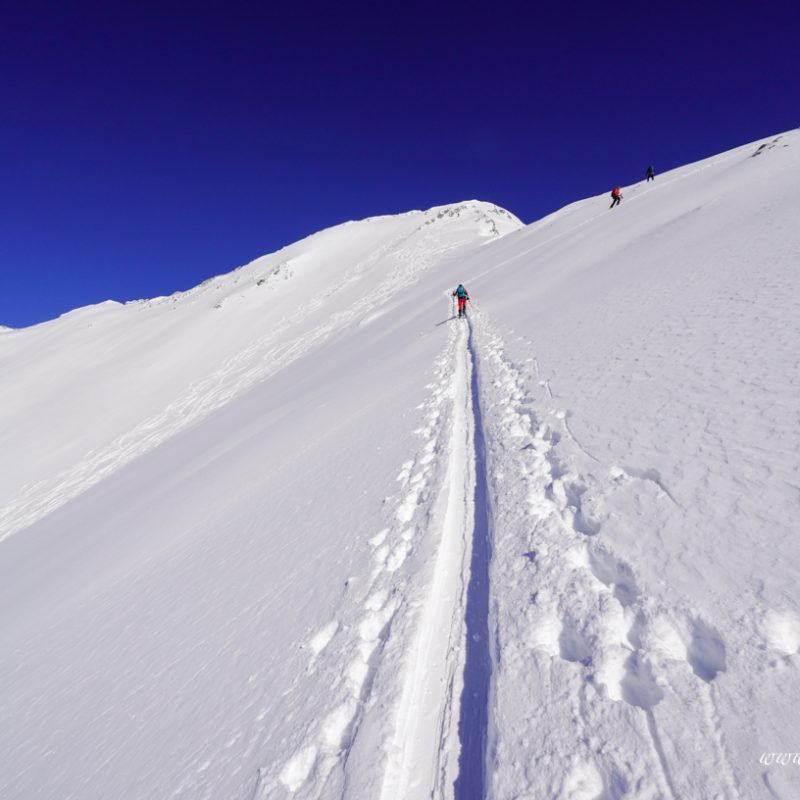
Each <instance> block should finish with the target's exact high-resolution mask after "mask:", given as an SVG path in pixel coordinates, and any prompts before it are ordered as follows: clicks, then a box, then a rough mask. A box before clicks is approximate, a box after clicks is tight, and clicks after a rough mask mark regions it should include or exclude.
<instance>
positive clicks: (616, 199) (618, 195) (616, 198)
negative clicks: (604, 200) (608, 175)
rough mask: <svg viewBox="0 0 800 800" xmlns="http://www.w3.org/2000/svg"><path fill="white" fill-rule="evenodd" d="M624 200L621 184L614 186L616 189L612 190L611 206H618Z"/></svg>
mask: <svg viewBox="0 0 800 800" xmlns="http://www.w3.org/2000/svg"><path fill="white" fill-rule="evenodd" d="M621 202H622V190H621V189H620V188H619V186H615V187H614V191H612V192H611V205H610V206H609V208H614V206H618V205H619V204H620V203H621Z"/></svg>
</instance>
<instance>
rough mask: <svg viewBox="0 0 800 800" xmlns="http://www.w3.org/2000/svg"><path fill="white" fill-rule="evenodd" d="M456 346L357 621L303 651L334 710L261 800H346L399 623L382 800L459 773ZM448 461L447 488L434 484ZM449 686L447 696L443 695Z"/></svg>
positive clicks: (264, 784) (279, 769)
mask: <svg viewBox="0 0 800 800" xmlns="http://www.w3.org/2000/svg"><path fill="white" fill-rule="evenodd" d="M454 334H455V332H453V331H451V335H450V338H449V341H448V343H447V346H446V347H445V350H444V351H443V353H442V354H441V355H440V357H439V358H438V360H437V363H436V365H435V370H434V372H435V375H436V378H437V381H436V383H434V384H431V385H430V386H429V387H428V388H429V389H430V390H431V394H430V396H429V399H428V400H427V401H426V403H425V404H424V405H423V407H422V411H423V412H424V424H423V426H422V427H421V428H419V429H418V430H417V431H416V433H417V435H419V436H420V437H421V438H422V439H423V440H424V443H423V445H422V446H421V448H420V449H419V451H418V452H417V453H416V454H415V455H414V456H413V457H412V458H410V459H408V460H407V461H405V462H404V463H403V464H402V465H401V467H400V469H399V472H398V475H397V481H398V483H399V484H400V491H399V492H398V493H397V495H395V496H394V497H392V498H390V499H389V500H388V501H387V503H386V505H387V512H388V514H389V517H390V520H389V525H388V526H387V527H385V528H383V529H381V530H380V531H378V532H376V533H375V534H374V535H373V536H372V537H370V539H369V540H368V542H367V545H368V546H369V547H370V548H371V551H372V563H373V568H372V570H371V572H370V573H369V574H368V575H366V576H356V577H354V578H353V579H352V580H351V581H350V585H351V587H352V594H353V596H354V597H357V598H358V601H357V608H360V609H361V611H360V614H359V613H358V612H357V613H356V616H355V617H354V618H353V620H352V622H350V623H349V624H345V623H343V622H342V621H340V620H337V619H335V620H332V621H331V622H330V623H328V624H327V625H325V626H324V627H323V628H322V629H321V630H319V631H318V632H317V633H316V634H315V635H314V636H313V637H312V638H311V639H310V641H309V643H308V647H309V649H310V650H311V653H312V656H311V659H310V663H309V670H312V671H321V672H326V671H329V673H330V678H331V682H332V685H331V690H332V691H331V694H332V696H333V697H334V698H335V700H334V701H332V702H331V706H330V708H329V709H328V710H327V711H326V712H324V713H323V714H322V715H321V721H320V723H319V725H318V726H317V727H316V728H315V729H314V730H312V731H311V732H310V733H309V735H308V736H307V737H306V738H305V739H303V740H301V741H298V742H297V743H296V745H295V748H294V753H293V754H292V755H291V756H290V757H289V758H288V759H286V760H282V761H279V762H276V763H274V764H272V765H270V766H268V767H264V768H262V769H261V770H260V771H259V775H258V777H257V781H256V786H255V789H254V793H253V797H254V798H258V799H259V800H260V799H261V798H269V799H270V800H277V799H278V798H285V797H297V798H298V799H302V800H305V799H306V798H314V799H316V798H323V797H342V796H346V790H345V789H344V788H343V785H344V781H345V778H344V776H343V771H344V770H345V769H346V764H347V760H348V757H349V752H350V750H351V748H352V746H353V743H354V741H355V739H356V737H357V735H358V731H359V728H360V725H361V721H362V719H363V716H364V714H365V712H366V710H367V709H368V707H369V705H370V695H371V689H372V685H373V682H374V679H375V675H376V672H377V670H378V668H379V666H380V664H381V661H382V655H383V651H384V649H385V647H386V645H387V642H388V641H389V639H390V636H392V630H393V627H394V623H395V622H396V618H397V616H398V614H402V615H405V616H408V617H409V618H410V619H411V621H412V624H411V625H407V626H404V630H405V631H406V638H407V639H409V640H410V641H406V639H404V640H403V641H402V642H400V643H398V644H399V645H400V646H399V648H398V650H399V656H400V659H401V661H402V664H403V666H402V668H401V670H400V671H401V673H402V675H403V677H402V678H401V679H400V684H401V685H400V686H399V687H398V693H401V694H402V698H403V699H402V701H401V702H399V703H398V704H397V709H398V712H399V717H398V718H397V719H396V720H394V721H393V722H392V723H391V724H390V726H389V727H390V730H387V741H385V742H384V743H383V744H382V746H381V751H382V753H383V756H382V757H383V758H384V760H385V762H386V765H385V779H384V783H383V789H382V790H381V794H380V796H381V797H385V798H389V797H398V798H400V797H402V798H404V799H405V798H408V799H409V800H410V798H413V797H416V796H419V797H429V796H430V787H428V788H427V789H424V790H423V788H422V784H421V783H420V781H419V774H418V771H419V770H420V769H423V770H424V772H425V782H427V783H433V782H435V781H437V780H438V779H439V776H440V775H442V774H448V775H449V774H450V773H449V772H448V770H449V769H451V768H453V766H454V764H455V759H454V758H451V756H452V755H453V753H452V752H451V753H450V754H449V756H448V754H446V753H443V752H441V751H440V748H439V747H438V745H439V743H440V742H441V741H442V740H443V739H444V740H446V739H448V738H449V739H452V737H453V736H454V735H455V733H454V725H455V723H456V722H457V720H453V719H452V707H453V698H454V693H455V692H456V691H457V689H458V682H457V666H458V664H459V663H460V662H459V652H460V650H461V649H463V648H460V647H459V644H458V639H459V636H460V635H461V634H462V633H463V625H462V624H461V620H462V617H463V614H462V610H463V609H462V607H463V602H464V589H465V587H464V575H463V571H464V564H465V563H466V562H465V559H466V554H467V548H466V544H467V542H466V539H465V533H464V520H465V518H466V516H467V515H468V514H469V513H470V512H469V509H470V504H469V488H470V486H471V481H472V478H471V474H470V467H469V463H470V462H469V459H468V458H467V457H466V453H467V448H468V445H469V436H470V433H471V428H470V421H469V420H470V417H469V396H468V384H467V380H468V374H469V373H468V369H469V367H468V362H467V351H466V347H465V337H464V334H463V332H462V334H460V335H454ZM444 454H446V459H445V460H446V465H447V469H446V476H438V477H437V475H438V473H437V470H438V468H439V466H440V462H442V461H443V458H442V456H443V455H444ZM440 483H441V484H442V485H441V486H440V485H439V484H440ZM426 538H427V540H428V544H429V545H431V544H432V545H433V546H434V551H435V562H436V565H435V568H434V571H433V575H432V580H431V582H430V584H429V585H428V586H426V587H423V590H424V597H425V599H424V600H423V599H421V598H417V597H409V596H408V586H407V583H408V581H409V575H408V574H407V573H406V571H405V570H404V569H403V568H404V565H405V563H406V561H407V559H408V558H409V556H410V555H412V554H413V553H414V551H415V550H416V548H417V547H419V546H420V545H421V544H422V543H423V540H425V539H426ZM459 565H461V566H460V567H459ZM418 618H419V619H418ZM347 651H350V652H351V653H352V654H353V655H352V657H351V661H350V666H349V667H348V669H347V670H346V673H345V675H344V676H341V675H339V674H338V667H337V665H338V664H340V663H341V662H342V661H343V660H344V659H343V655H342V654H343V653H344V652H347ZM329 654H330V660H329V663H325V662H326V657H327V656H328V655H329ZM442 685H446V686H447V687H449V688H448V692H446V693H444V694H443V693H442V689H441V686H442ZM437 698H438V699H439V700H440V701H441V702H439V703H438V704H437ZM421 741H424V745H423V744H421V743H420V742H421ZM451 750H453V748H452V747H451ZM421 765H424V766H421ZM448 765H449V766H448ZM412 767H413V768H412ZM390 776H391V777H390ZM398 792H399V793H398ZM415 792H416V793H417V794H415Z"/></svg>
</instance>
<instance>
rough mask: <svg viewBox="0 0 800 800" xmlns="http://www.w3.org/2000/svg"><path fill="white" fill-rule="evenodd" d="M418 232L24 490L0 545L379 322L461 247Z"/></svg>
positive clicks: (0, 533) (9, 508) (0, 526)
mask: <svg viewBox="0 0 800 800" xmlns="http://www.w3.org/2000/svg"><path fill="white" fill-rule="evenodd" d="M413 233H416V231H414V232H413ZM413 233H412V234H409V233H404V234H403V235H401V236H398V237H396V238H394V239H392V240H391V241H389V242H388V243H386V244H385V245H383V246H382V247H381V248H379V249H378V250H376V251H375V252H373V253H372V254H371V255H370V256H369V257H368V258H365V259H363V260H362V261H361V262H359V263H358V264H356V265H354V266H353V267H352V268H351V269H350V270H349V271H348V272H347V273H346V274H345V276H344V278H343V279H342V281H341V282H340V283H338V284H336V285H335V286H333V287H331V288H329V289H327V290H324V291H322V292H320V293H319V295H315V296H314V297H313V298H312V299H311V300H310V301H308V303H306V304H305V305H304V306H303V307H302V308H300V309H299V310H297V311H295V312H294V313H293V314H291V315H289V316H288V317H285V318H284V319H283V320H280V321H276V322H274V323H271V325H270V332H269V333H268V334H266V335H264V336H263V337H261V338H260V339H257V340H256V341H254V342H252V343H251V344H250V345H248V346H247V347H246V348H244V349H243V350H242V351H241V352H239V353H238V354H236V355H235V356H233V357H232V358H229V359H228V360H227V361H226V362H225V363H224V364H222V365H221V366H220V367H219V368H218V369H217V370H216V371H215V372H213V373H212V374H210V375H209V376H207V377H206V378H203V379H202V380H199V381H197V382H195V383H194V384H192V385H191V386H190V387H189V388H188V389H187V390H186V392H185V393H184V395H183V396H182V397H180V398H178V399H176V400H175V401H173V402H172V403H170V404H169V405H168V406H167V407H166V408H165V409H164V410H163V411H162V412H160V413H159V414H157V415H155V416H152V417H150V418H148V419H146V420H143V421H142V422H141V423H139V424H138V425H137V426H135V427H134V428H133V429H131V430H130V431H128V432H127V433H125V434H124V435H122V436H120V437H118V438H117V439H115V440H114V441H112V442H110V443H109V444H108V445H106V446H104V447H103V448H100V449H99V450H96V451H93V452H91V453H89V454H87V455H86V457H85V458H83V460H81V461H80V462H79V463H77V464H75V465H74V466H73V467H71V468H70V469H68V470H66V471H64V472H63V473H61V474H60V475H57V476H55V477H54V478H53V479H52V480H50V481H47V482H39V483H36V484H32V485H28V486H25V487H23V489H22V490H21V491H20V492H19V494H18V495H17V497H16V498H15V499H14V500H13V501H11V502H9V503H7V504H6V505H5V507H4V508H3V509H2V510H0V542H1V541H3V539H5V538H7V537H8V536H11V535H13V534H14V533H16V532H17V531H19V530H22V529H24V528H26V527H28V526H30V525H32V524H33V523H35V522H36V521H37V520H39V519H42V518H43V517H45V516H47V514H49V513H51V512H52V511H54V510H55V509H57V508H59V507H60V506H62V505H64V504H65V503H67V502H68V501H69V500H71V499H72V498H74V497H76V496H77V495H79V494H81V493H82V492H84V491H86V490H87V489H89V488H91V487H92V486H94V485H95V484H97V483H99V482H100V481H101V480H103V479H104V478H106V477H108V476H109V475H112V474H113V473H115V472H116V471H117V470H119V469H121V468H122V467H123V466H125V465H126V464H128V463H130V462H131V461H133V460H134V459H136V458H138V457H139V456H142V455H144V454H145V453H147V452H149V451H150V450H152V449H153V448H155V447H157V446H158V445H160V444H161V443H162V442H164V441H166V440H167V439H169V438H171V437H172V436H175V435H176V434H178V433H180V432H181V431H183V430H185V429H186V428H188V427H190V426H191V425H194V424H196V423H197V422H199V421H200V420H202V419H204V418H205V417H207V416H208V415H209V414H211V413H212V412H213V411H215V410H216V409H218V408H221V407H222V406H223V405H226V404H227V403H229V402H231V401H232V400H233V399H235V398H236V397H238V396H239V395H241V394H242V393H244V392H245V391H246V390H248V389H249V388H251V387H252V386H254V385H255V384H256V383H259V382H261V381H263V380H266V379H267V378H269V377H270V376H271V375H273V374H275V373H277V372H278V371H280V370H282V369H284V368H285V367H287V366H289V365H290V364H292V363H293V362H294V361H296V360H297V359H298V358H300V357H301V356H303V355H304V354H305V353H307V352H308V351H309V350H311V349H313V348H314V347H316V346H318V345H319V344H321V343H322V342H324V341H325V340H326V339H328V338H330V337H331V336H333V335H334V334H336V333H337V332H338V331H341V330H342V329H344V328H345V327H346V326H348V325H350V324H352V323H354V322H360V324H367V323H368V322H370V321H372V320H373V319H374V318H375V316H376V313H377V314H378V315H379V309H380V307H381V306H383V305H385V304H386V303H387V302H388V301H389V300H391V299H392V298H393V297H394V296H395V295H396V294H397V293H398V292H400V291H401V290H402V289H403V288H405V287H406V286H408V285H409V284H411V283H413V282H414V281H415V280H416V279H417V278H418V276H419V275H420V274H421V273H422V272H424V271H425V270H427V269H428V268H429V267H430V266H431V265H432V264H435V263H436V262H437V261H438V260H439V259H440V258H441V257H443V256H444V255H445V254H446V253H447V252H449V251H450V250H452V249H455V248H457V247H458V246H460V243H459V244H454V245H452V246H448V245H444V246H442V245H440V246H439V247H437V248H434V247H432V246H431V243H430V241H428V239H427V238H426V237H422V238H421V239H419V240H418V241H416V243H415V244H413V245H411V246H408V247H402V244H403V242H404V241H405V240H406V239H409V238H410V237H411V236H412V235H413ZM431 241H433V239H431ZM389 257H391V258H392V259H393V267H394V268H393V270H392V271H391V272H390V274H389V276H388V277H387V278H386V279H385V280H384V281H383V282H382V283H381V284H380V286H379V287H378V288H377V289H376V290H375V291H373V292H369V293H366V294H363V295H362V296H361V297H359V298H358V299H357V300H356V301H355V302H353V303H352V304H351V305H350V306H349V307H348V308H347V309H346V310H344V311H339V312H336V313H334V314H332V315H330V316H329V317H327V318H326V319H325V320H324V321H323V322H321V323H320V324H318V325H315V326H314V327H312V328H311V329H310V330H309V329H305V330H303V331H301V332H299V333H298V334H297V335H296V336H295V337H294V338H290V339H289V340H288V341H287V340H286V338H285V334H287V333H289V332H291V330H292V329H293V328H297V327H300V326H301V325H302V323H303V322H305V321H306V320H308V319H309V318H310V317H311V316H312V315H313V313H314V312H315V311H318V310H319V309H320V308H321V307H322V306H323V305H324V304H325V302H326V301H327V300H329V299H330V298H331V297H333V296H334V295H337V294H339V293H340V292H342V291H343V290H345V289H346V288H348V287H350V286H352V285H353V284H354V283H356V282H357V281H359V280H360V279H361V278H362V277H364V276H365V275H366V274H368V273H369V272H370V270H371V269H372V268H373V267H375V265H376V264H378V263H379V262H380V261H381V259H384V258H389ZM282 339H283V340H282Z"/></svg>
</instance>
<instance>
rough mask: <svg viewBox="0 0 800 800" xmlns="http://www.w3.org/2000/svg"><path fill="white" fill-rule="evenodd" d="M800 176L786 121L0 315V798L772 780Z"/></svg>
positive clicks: (709, 785) (782, 670) (624, 788)
mask: <svg viewBox="0 0 800 800" xmlns="http://www.w3.org/2000/svg"><path fill="white" fill-rule="evenodd" d="M754 156H757V157H754ZM798 186H800V138H799V137H798V134H797V133H796V132H792V133H788V134H784V135H781V136H777V137H776V136H773V137H770V138H769V139H767V140H764V141H763V142H757V143H754V144H752V145H748V146H745V147H742V148H738V149H736V150H733V151H731V152H729V153H724V154H722V155H720V156H718V157H715V158H711V159H708V160H706V161H703V162H700V163H698V164H694V165H689V166H687V167H684V168H681V169H679V170H675V171H673V172H671V173H667V174H663V175H658V176H657V178H656V180H655V182H652V183H650V184H644V183H642V184H638V185H636V186H632V187H627V188H626V189H625V190H624V200H623V202H622V204H621V205H620V206H619V207H618V208H615V209H614V210H613V211H610V210H609V209H608V199H607V196H606V195H605V193H604V194H603V195H601V196H599V197H596V198H590V199H588V200H584V201H581V202H578V203H575V204H573V205H571V206H568V207H567V208H565V209H562V210H561V211H559V212H556V213H555V214H552V215H550V216H549V217H547V218H545V219H543V220H540V221H538V222H536V223H534V224H533V225H530V226H528V227H527V228H524V229H521V226H520V224H519V222H518V221H517V220H515V218H513V217H512V216H511V215H510V214H508V213H507V212H505V211H503V210H502V209H498V208H497V207H495V206H491V205H490V204H486V203H478V202H468V203H462V204H457V205H453V206H447V207H440V208H436V209H432V210H430V211H427V212H411V213H409V214H404V215H399V216H397V217H376V218H373V219H371V220H366V221H364V222H361V223H349V224H347V225H343V226H339V227H338V228H333V229H331V230H328V231H323V232H322V233H320V234H317V235H315V236H312V237H309V238H308V239H306V240H304V241H303V242H299V243H297V244H296V245H292V246H291V247H287V248H285V249H284V250H282V251H281V252H279V253H276V254H274V255H272V256H266V257H265V258H263V259H259V260H258V261H256V262H253V264H250V265H248V266H246V267H243V268H241V269H239V270H236V271H234V272H233V273H231V274H230V275H225V276H220V277H217V278H214V279H211V280H210V281H207V282H206V283H205V284H203V285H201V286H199V287H197V288H195V289H193V290H190V291H188V292H184V293H181V294H178V295H175V296H172V297H168V298H158V299H156V300H151V301H141V302H137V303H133V304H128V305H125V306H120V305H118V304H112V303H109V304H103V305H101V306H96V307H92V308H88V309H80V310H78V311H76V312H73V313H71V314H68V315H66V316H65V317H63V318H61V319H59V320H55V321H53V322H51V323H47V324H44V325H41V326H37V327H35V328H32V329H27V330H18V331H11V330H8V331H7V330H4V331H2V336H0V367H2V371H3V375H4V376H7V380H6V381H4V383H3V384H2V386H0V395H1V396H0V401H2V402H0V435H1V436H2V437H3V442H4V452H6V453H11V454H13V457H12V458H7V459H5V460H4V461H3V462H2V467H0V538H2V541H0V707H2V708H3V711H4V715H5V718H6V719H8V720H10V721H11V723H10V724H8V725H4V726H0V763H2V765H3V769H2V770H0V796H1V797H2V798H4V800H5V798H10V800H23V798H24V800H27V799H28V798H30V797H41V798H47V799H48V800H56V798H58V800H61V798H65V797H80V798H82V800H92V799H93V798H98V800H100V798H110V797H120V798H126V799H127V798H137V799H138V798H142V800H145V799H146V800H150V799H151V798H187V799H188V798H192V800H195V799H196V798H208V799H209V800H216V798H221V797H224V798H241V799H242V800H329V799H333V798H347V799H348V800H423V798H425V800H427V799H428V798H436V800H475V799H476V798H489V799H490V800H522V799H523V798H524V799H525V800H533V799H534V798H536V800H539V799H540V798H559V800H561V798H564V799H565V800H590V799H592V800H598V799H601V800H617V799H619V798H638V799H640V800H656V799H658V800H661V798H680V799H681V800H694V798H698V800H706V798H725V800H728V799H729V798H741V799H742V800H745V798H746V799H747V800H750V798H756V797H770V798H775V797H777V798H782V800H790V799H791V798H794V797H795V796H797V791H796V787H797V781H798V777H797V773H796V772H795V770H796V768H797V767H796V759H795V758H794V755H795V752H794V751H795V750H797V743H796V741H795V740H794V739H793V738H792V737H793V736H794V735H795V729H796V724H795V719H794V717H795V715H794V712H793V709H794V707H795V706H796V704H797V702H798V700H800V690H798V680H797V676H798V669H800V604H798V600H797V593H796V583H797V574H798V567H800V545H798V544H797V537H796V535H795V532H794V529H793V528H794V519H795V516H796V514H795V512H796V510H797V503H798V499H800V475H798V463H797V452H798V451H800V400H798V397H800V392H798V388H800V387H798V385H797V383H798V372H797V354H796V349H797V342H798V341H800V313H798V312H800V299H798V298H800V285H798V284H799V283H800V273H799V272H798V270H797V263H798V257H800V233H799V232H798V230H799V229H798V227H797V224H796V222H797V219H798V218H800V192H799V191H798V188H797V187H798ZM459 282H463V283H464V284H465V285H466V286H467V288H468V289H469V292H470V295H471V297H472V302H473V304H472V305H471V306H470V307H469V318H468V320H466V321H464V320H457V319H453V318H452V299H451V297H450V292H451V291H452V289H453V287H454V286H456V285H457V284H458V283H459Z"/></svg>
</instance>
